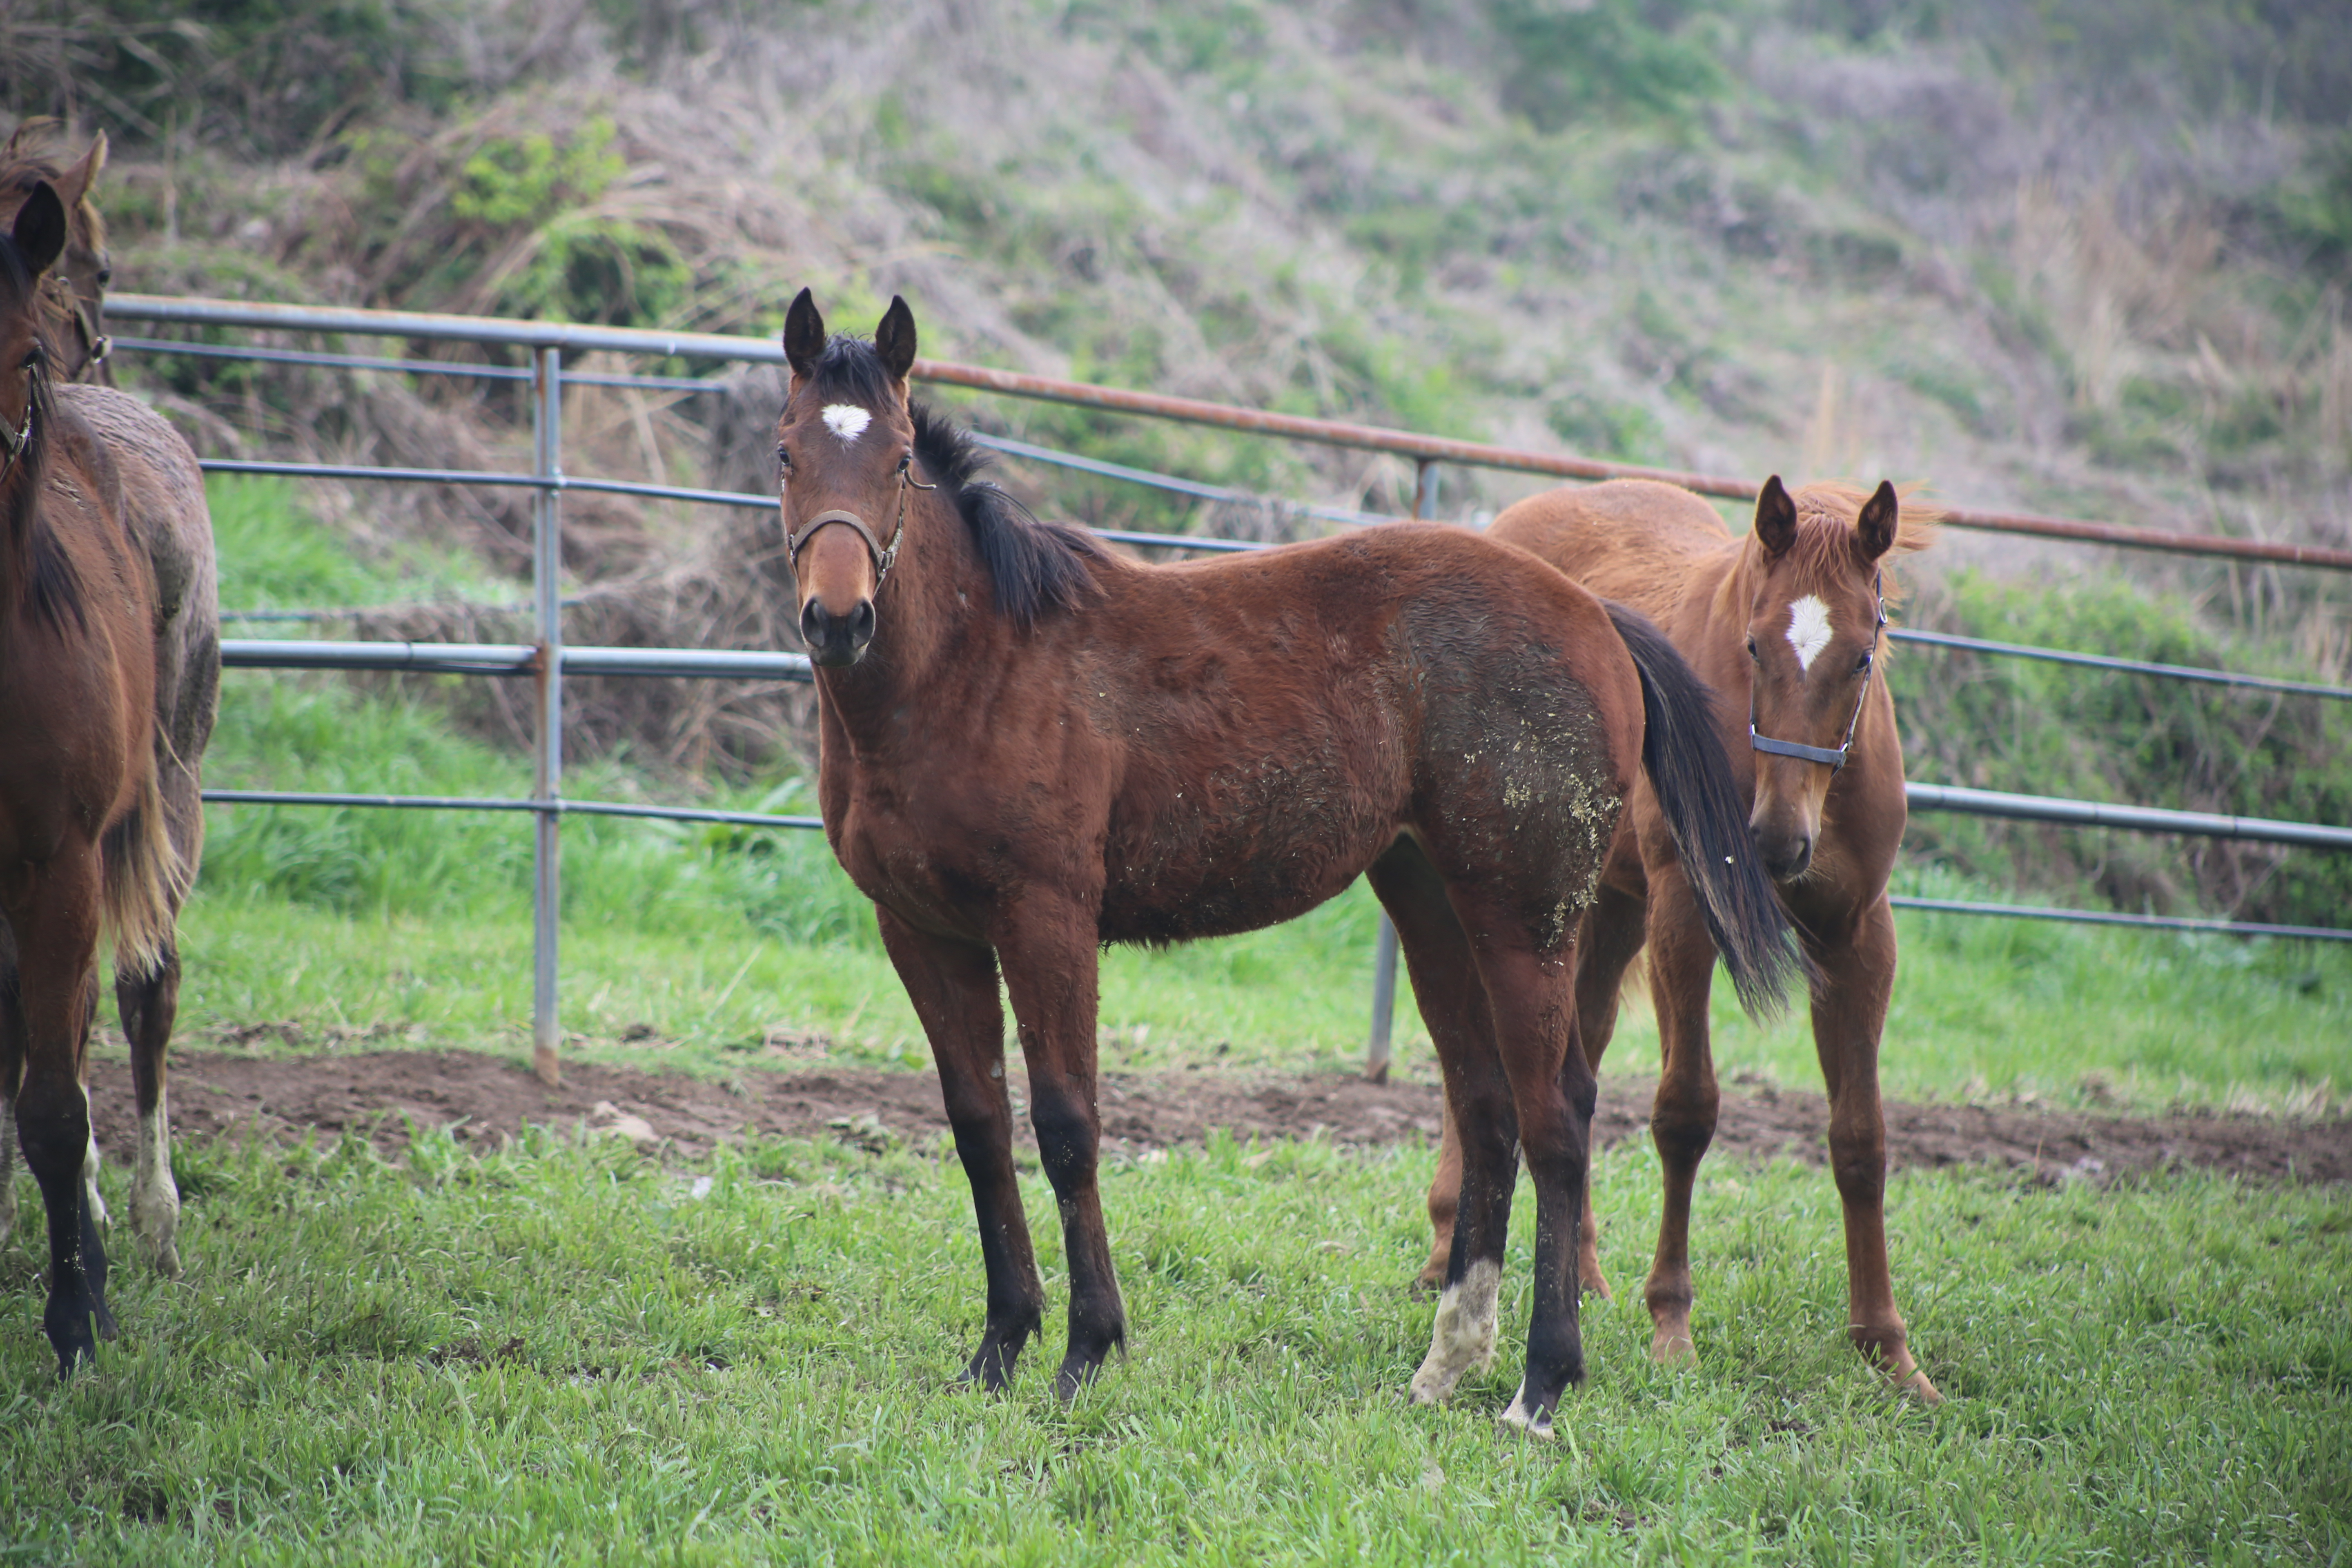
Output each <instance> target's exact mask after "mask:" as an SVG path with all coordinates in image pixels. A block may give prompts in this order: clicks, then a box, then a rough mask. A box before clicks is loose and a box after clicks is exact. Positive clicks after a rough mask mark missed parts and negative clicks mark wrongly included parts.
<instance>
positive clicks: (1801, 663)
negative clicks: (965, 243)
mask: <svg viewBox="0 0 2352 1568" xmlns="http://www.w3.org/2000/svg"><path fill="white" fill-rule="evenodd" d="M827 412H828V413H830V412H831V410H827ZM1789 646H1790V647H1792V648H1795V649H1796V650H1797V668H1799V669H1801V670H1805V669H1811V668H1813V660H1814V659H1816V658H1819V657H1821V651H1822V649H1823V648H1825V647H1829V646H1830V607H1829V606H1828V605H1824V604H1822V601H1821V598H1820V596H1819V595H1814V594H1808V595H1805V596H1804V597H1803V598H1801V599H1799V600H1798V601H1797V602H1796V603H1795V604H1793V605H1790V606H1789Z"/></svg>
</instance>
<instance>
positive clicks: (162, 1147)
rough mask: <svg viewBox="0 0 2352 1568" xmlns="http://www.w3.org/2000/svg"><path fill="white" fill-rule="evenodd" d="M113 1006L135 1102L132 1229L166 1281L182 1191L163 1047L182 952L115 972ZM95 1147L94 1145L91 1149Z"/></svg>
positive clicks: (176, 999)
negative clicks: (148, 968) (127, 1048)
mask: <svg viewBox="0 0 2352 1568" xmlns="http://www.w3.org/2000/svg"><path fill="white" fill-rule="evenodd" d="M114 1001H115V1005H116V1007H117V1008H118V1009H120V1010H121V1015H122V1032H123V1034H124V1036H125V1037H128V1038H129V1040H130V1041H131V1092H132V1095H133V1097H134V1098H135V1099H136V1100H137V1101H138V1105H139V1149H138V1154H137V1158H136V1161H135V1163H134V1167H133V1171H132V1174H131V1232H132V1234H134V1235H136V1236H137V1237H139V1241H140V1245H141V1246H142V1247H144V1248H145V1249H146V1253H147V1258H148V1261H150V1262H151V1263H152V1264H154V1266H155V1268H157V1270H158V1271H160V1272H161V1273H162V1274H163V1277H164V1278H165V1279H178V1278H179V1277H180V1247H179V1240H178V1237H179V1230H180V1189H179V1186H178V1184H176V1183H174V1182H173V1180H172V1118H171V1110H170V1105H169V1101H168V1099H167V1096H166V1090H165V1087H164V1080H163V1051H164V1048H165V1047H167V1046H169V1045H170V1044H171V1042H172V1024H173V1019H174V1018H175V1017H177V1016H178V1014H179V1009H180V953H179V950H178V949H177V948H176V947H167V948H165V949H164V950H163V959H162V962H161V963H158V964H157V965H156V968H155V970H154V972H153V973H149V974H131V973H117V974H116V975H115V977H114ZM95 1150H96V1145H94V1144H93V1145H92V1151H93V1152H95Z"/></svg>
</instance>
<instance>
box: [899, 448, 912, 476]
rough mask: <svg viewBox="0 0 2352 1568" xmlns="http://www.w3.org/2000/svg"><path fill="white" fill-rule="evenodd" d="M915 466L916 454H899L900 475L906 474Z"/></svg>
mask: <svg viewBox="0 0 2352 1568" xmlns="http://www.w3.org/2000/svg"><path fill="white" fill-rule="evenodd" d="M914 465H915V454H914V453H912V452H901V453H899V454H898V471H899V472H900V473H902V474H903V473H905V472H906V471H907V470H908V468H912V467H914Z"/></svg>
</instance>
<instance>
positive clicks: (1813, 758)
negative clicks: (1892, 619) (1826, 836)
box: [1748, 571, 1886, 773]
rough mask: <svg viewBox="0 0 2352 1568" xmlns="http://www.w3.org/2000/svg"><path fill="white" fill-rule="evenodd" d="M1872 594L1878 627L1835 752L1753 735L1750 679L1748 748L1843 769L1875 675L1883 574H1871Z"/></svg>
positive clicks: (1882, 632) (1883, 613)
mask: <svg viewBox="0 0 2352 1568" xmlns="http://www.w3.org/2000/svg"><path fill="white" fill-rule="evenodd" d="M1871 593H1872V595H1874V597H1875V598H1876V599H1877V601H1878V625H1877V626H1875V627H1874V628H1873V629H1872V631H1871V634H1870V639H1871V640H1870V668H1868V669H1865V670H1864V671H1863V673H1862V691H1861V694H1860V695H1858V696H1856V697H1855V698H1854V700H1853V718H1851V719H1849V720H1847V721H1846V723H1845V739H1844V740H1843V741H1841V742H1838V744H1837V747H1836V749H1835V750H1832V749H1831V748H1830V747H1827V746H1806V745H1801V744H1799V743H1798V742H1795V741H1776V740H1774V739H1772V737H1770V736H1769V735H1759V734H1758V733H1757V732H1756V681H1755V678H1754V677H1752V676H1751V677H1750V678H1749V679H1748V745H1749V746H1751V747H1753V748H1754V749H1755V750H1757V751H1759V752H1766V753H1768V754H1769V755H1772V756H1775V757H1798V758H1801V759H1802V760H1803V761H1805V762H1809V763H1828V764H1829V768H1830V771H1831V772H1832V773H1836V772H1837V771H1839V770H1840V769H1842V768H1843V767H1844V766H1845V759H1846V753H1847V752H1851V751H1853V732H1854V731H1855V730H1856V729H1858V728H1859V727H1860V726H1861V724H1862V705H1863V704H1864V703H1865V702H1867V701H1869V700H1870V678H1871V677H1872V676H1874V675H1875V674H1877V673H1878V647H1879V644H1880V643H1882V642H1884V641H1885V630H1886V574H1885V572H1884V571H1881V572H1879V573H1877V574H1874V577H1873V579H1872V582H1871Z"/></svg>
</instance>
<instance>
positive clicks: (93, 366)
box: [0, 119, 114, 386]
mask: <svg viewBox="0 0 2352 1568" xmlns="http://www.w3.org/2000/svg"><path fill="white" fill-rule="evenodd" d="M56 129H57V121H53V120H38V119H37V120H27V121H25V122H24V123H22V124H21V125H18V126H17V127H16V132H14V134H12V135H11V136H10V137H9V138H8V141H7V144H6V145H5V146H0V224H5V223H14V222H15V221H16V214H17V213H18V212H19V211H21V210H23V207H24V205H25V200H26V197H28V196H30V195H32V194H33V189H34V187H35V186H37V185H38V184H42V183H43V182H44V181H46V182H47V184H50V185H51V186H53V187H55V189H56V191H57V193H58V198H59V199H60V200H61V201H63V202H64V203H65V206H66V213H67V216H68V218H69V219H70V220H71V223H70V226H69V230H68V234H67V237H66V253H65V258H64V259H63V260H62V261H61V262H59V263H58V266H56V267H55V268H51V269H50V270H49V271H48V272H47V274H45V275H44V276H43V278H42V279H41V299H42V305H43V309H44V310H45V311H46V312H47V316H48V319H49V332H48V339H49V343H50V345H51V348H52V349H53V351H54V354H53V358H52V360H51V363H50V365H49V374H50V377H51V379H53V380H55V381H59V382H67V381H95V382H99V383H100V384H104V385H108V386H111V385H113V384H114V367H113V366H112V365H110V364H109V363H107V354H108V352H109V350H110V347H111V344H110V342H109V340H108V338H107V335H106V288H107V285H108V284H109V283H111V282H112V281H113V280H114V264H113V262H112V260H111V259H110V258H109V257H108V255H107V249H106V220H105V219H104V218H102V217H100V216H99V212H98V208H97V207H96V206H95V205H92V204H91V202H90V199H89V193H90V191H91V190H92V189H93V188H95V187H96V185H97V184H98V176H99V175H100V174H102V173H104V172H105V169H106V132H103V131H101V132H99V133H98V134H97V135H96V136H94V137H92V138H90V143H89V151H87V152H85V153H83V154H82V155H81V157H80V158H79V159H78V160H77V161H76V162H74V163H72V164H71V165H69V166H68V164H67V163H65V162H64V161H63V159H62V157H61V156H60V155H58V154H57V153H52V152H51V151H50V150H49V145H48V143H49V141H50V137H51V133H52V132H54V131H55V130H56Z"/></svg>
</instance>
